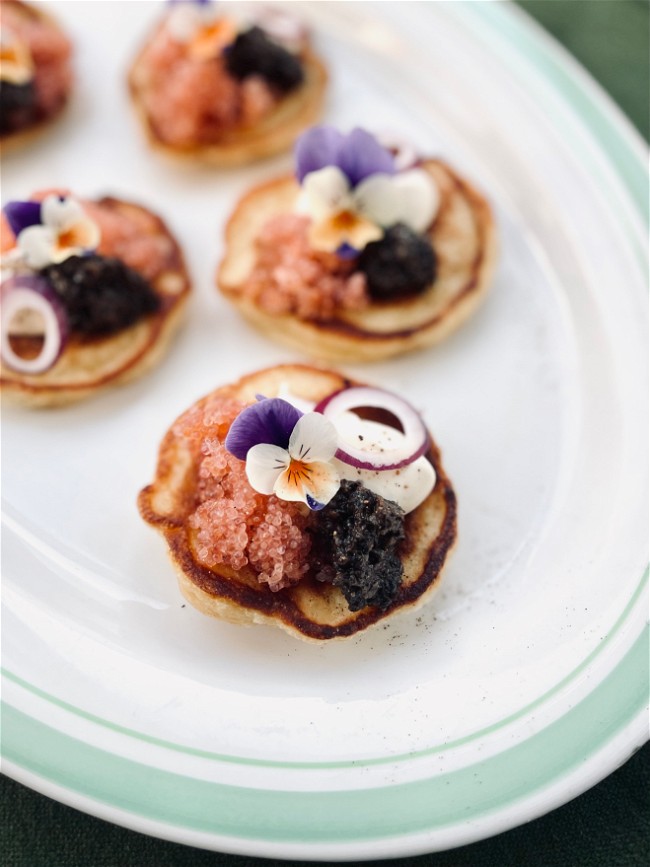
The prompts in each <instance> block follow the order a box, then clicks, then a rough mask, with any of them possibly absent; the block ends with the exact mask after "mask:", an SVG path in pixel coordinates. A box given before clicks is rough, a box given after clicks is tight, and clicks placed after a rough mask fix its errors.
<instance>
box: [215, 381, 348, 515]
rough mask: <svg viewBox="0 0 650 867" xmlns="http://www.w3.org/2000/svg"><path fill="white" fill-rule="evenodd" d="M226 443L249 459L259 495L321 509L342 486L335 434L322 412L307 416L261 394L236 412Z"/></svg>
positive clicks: (249, 475) (248, 468) (252, 481)
mask: <svg viewBox="0 0 650 867" xmlns="http://www.w3.org/2000/svg"><path fill="white" fill-rule="evenodd" d="M225 446H226V449H227V450H228V451H229V452H230V453H231V454H233V455H234V456H235V457H237V458H239V459H240V460H245V461H246V476H247V478H248V481H249V482H250V485H251V487H252V488H253V489H254V490H255V491H258V493H260V494H267V495H270V494H275V496H276V497H279V498H280V499H281V500H289V501H295V502H303V503H306V504H307V505H308V506H309V508H310V509H314V510H318V509H322V508H323V506H325V505H326V504H327V503H329V501H330V500H331V499H332V497H333V496H334V494H336V492H337V491H338V489H339V485H340V478H339V474H338V471H337V470H336V468H335V466H334V464H333V460H334V457H335V454H336V449H337V434H336V430H335V428H334V425H333V424H332V422H331V421H329V420H328V419H326V418H325V416H324V415H323V414H322V413H319V412H308V413H305V414H304V415H303V414H302V413H301V412H300V411H299V410H298V409H296V408H295V407H294V406H293V405H292V404H290V403H289V402H288V401H286V400H282V399H281V398H263V399H262V400H259V401H258V402H257V403H255V404H253V405H252V406H249V407H246V409H244V410H242V412H241V413H240V414H239V415H238V416H237V418H236V419H235V420H234V422H233V423H232V425H231V427H230V430H229V431H228V435H227V437H226V441H225Z"/></svg>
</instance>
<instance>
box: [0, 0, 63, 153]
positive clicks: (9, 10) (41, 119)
mask: <svg viewBox="0 0 650 867" xmlns="http://www.w3.org/2000/svg"><path fill="white" fill-rule="evenodd" d="M71 54H72V46H71V44H70V41H69V40H68V38H67V37H66V36H65V34H64V33H62V31H61V29H60V28H59V26H58V24H57V23H56V22H55V21H54V20H53V19H52V18H51V17H50V16H49V15H48V14H47V13H45V12H44V11H43V10H42V9H41V8H35V7H33V6H30V5H29V4H27V3H21V2H20V0H0V144H1V145H2V148H3V150H4V149H5V146H6V145H7V144H11V145H17V144H20V143H22V142H23V141H24V140H25V138H26V136H27V135H31V134H32V133H36V132H39V131H40V130H42V129H43V128H44V127H45V126H46V125H47V124H48V123H49V122H50V121H52V120H54V118H56V117H57V116H58V115H59V114H60V113H61V111H62V110H63V108H64V106H65V105H66V103H67V101H68V97H69V95H70V91H71V88H72V78H73V76H72V66H71V63H70V58H71Z"/></svg>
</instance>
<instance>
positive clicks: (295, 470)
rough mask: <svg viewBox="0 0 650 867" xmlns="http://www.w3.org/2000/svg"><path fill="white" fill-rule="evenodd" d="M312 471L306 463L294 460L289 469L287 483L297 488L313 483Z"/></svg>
mask: <svg viewBox="0 0 650 867" xmlns="http://www.w3.org/2000/svg"><path fill="white" fill-rule="evenodd" d="M311 478H312V469H311V467H310V466H309V464H306V463H305V462H304V461H295V460H292V461H291V463H290V464H289V467H288V468H287V481H288V482H289V484H290V485H293V487H295V488H300V487H302V486H303V485H304V484H306V483H307V482H309V481H311Z"/></svg>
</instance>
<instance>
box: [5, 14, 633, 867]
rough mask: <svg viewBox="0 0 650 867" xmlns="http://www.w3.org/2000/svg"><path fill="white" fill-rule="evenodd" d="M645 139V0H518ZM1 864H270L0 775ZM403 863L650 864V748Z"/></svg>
mask: <svg viewBox="0 0 650 867" xmlns="http://www.w3.org/2000/svg"><path fill="white" fill-rule="evenodd" d="M520 5H521V6H522V7H523V8H524V9H526V11H527V12H529V13H530V14H532V15H533V16H534V17H535V18H537V19H538V21H539V22H540V23H541V24H542V25H544V26H545V27H546V28H547V29H548V30H549V31H550V32H551V33H552V34H553V35H554V36H555V37H556V38H557V39H558V40H559V41H560V42H562V43H564V45H565V46H566V47H567V48H568V49H569V51H571V52H572V53H573V54H574V55H575V56H576V57H577V58H578V60H580V61H581V62H582V63H583V64H584V65H585V66H586V67H587V69H589V70H590V71H591V72H592V74H593V75H594V76H595V78H596V79H597V80H598V81H600V83H601V84H602V85H603V86H604V87H605V88H606V89H607V90H608V91H609V92H610V94H611V95H612V97H613V98H614V100H615V101H616V102H617V103H618V105H619V106H620V107H621V108H622V109H623V111H624V112H625V113H626V114H627V115H628V117H629V118H630V119H631V120H632V121H633V123H634V124H635V125H636V127H637V128H638V129H639V130H640V132H641V133H642V134H643V135H644V136H645V137H646V139H647V138H648V133H649V106H650V101H649V86H648V77H649V66H650V65H649V59H648V54H649V14H648V13H649V5H648V2H647V0H523V2H521V3H520ZM0 828H1V829H2V832H1V841H2V842H1V849H0V862H1V863H2V864H3V865H6V867H18V865H21V867H131V865H133V867H135V865H138V867H140V865H143V867H148V865H155V867H166V865H192V867H207V865H210V867H217V865H219V867H222V865H228V867H230V865H233V867H235V865H238V867H243V865H257V864H259V865H272V864H273V863H276V862H272V861H265V860H262V859H256V858H247V857H245V858H244V857H235V856H230V855H222V854H219V853H214V852H206V851H201V850H198V849H190V848H188V847H184V846H180V845H177V844H174V843H166V842H163V841H161V840H156V839H153V838H149V837H146V836H143V835H140V834H137V833H135V832H132V831H127V830H124V829H123V828H118V827H116V826H113V825H110V824H108V823H106V822H103V821H101V820H99V819H94V818H92V817H90V816H86V815H84V814H82V813H78V812H77V811H75V810H72V809H70V808H68V807H64V806H62V805H61V804H58V803H56V802H54V801H51V800H49V799H48V798H45V797H43V796H42V795H38V794H36V793H34V792H32V791H30V790H29V789H26V788H24V787H23V786H21V785H19V784H17V783H15V782H13V781H12V780H9V779H6V778H2V780H1V785H0ZM277 863H280V862H277ZM383 863H386V864H405V863H408V865H409V867H418V865H427V867H452V865H453V867H466V865H470V867H484V865H485V867H488V865H494V867H519V865H526V867H556V865H557V867H632V865H643V867H646V865H647V864H650V746H649V745H646V746H645V747H644V748H643V749H642V750H640V751H639V752H638V753H637V754H636V755H635V756H633V757H632V758H631V759H630V760H629V761H628V762H627V763H626V764H625V765H624V766H623V767H622V768H620V769H619V770H618V771H616V772H615V773H614V774H612V775H611V776H610V777H609V778H608V779H606V780H605V781H603V782H602V783H600V784H599V785H598V786H596V787H595V788H593V789H592V790H591V791H589V792H586V793H585V794H584V795H581V796H580V797H579V798H577V799H576V800H575V801H572V802H571V803H569V804H567V805H565V806H564V807H561V808H559V809H558V810H555V811H554V812H553V813H551V814H549V815H548V816H544V817H543V818H541V819H538V820H536V821H534V822H532V823H530V824H528V825H525V826H523V827H521V828H516V829H514V830H512V831H508V832H506V833H504V834H501V835H499V836H497V837H494V838H492V839H491V840H486V841H483V842H481V843H475V844H473V845H471V846H465V847H463V848H461V849H456V850H453V851H450V852H444V853H439V854H436V855H423V856H421V857H418V858H413V859H399V860H394V861H393V860H391V861H387V862H383Z"/></svg>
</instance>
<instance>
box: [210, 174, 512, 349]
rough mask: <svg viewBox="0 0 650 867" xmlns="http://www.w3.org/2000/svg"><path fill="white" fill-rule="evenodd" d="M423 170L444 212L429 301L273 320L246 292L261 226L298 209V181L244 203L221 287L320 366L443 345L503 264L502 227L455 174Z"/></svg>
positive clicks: (277, 184) (230, 229)
mask: <svg viewBox="0 0 650 867" xmlns="http://www.w3.org/2000/svg"><path fill="white" fill-rule="evenodd" d="M421 167H422V168H423V169H425V170H426V171H427V172H428V173H429V174H430V175H431V177H432V178H433V179H434V181H435V183H436V185H437V187H438V189H439V191H440V208H439V211H438V214H437V216H436V218H435V221H434V223H433V225H432V226H431V229H430V230H429V237H430V239H431V242H432V244H433V249H434V251H435V254H436V257H437V262H438V269H437V277H436V280H435V282H434V283H432V284H431V286H429V288H428V289H425V291H424V292H423V293H422V294H420V295H417V296H415V297H409V298H404V299H400V300H395V301H381V302H379V301H373V302H372V303H371V304H370V306H369V307H366V308H364V309H363V310H339V311H338V312H337V314H336V315H335V316H333V317H331V318H329V319H326V320H322V319H321V320H319V319H300V318H298V317H297V316H295V315H293V314H278V315H275V314H271V313H268V312H267V311H265V310H263V309H261V307H260V306H259V305H258V304H256V303H255V302H253V301H252V300H251V299H250V298H247V297H245V296H244V294H243V293H242V291H241V287H242V284H244V283H245V281H246V279H247V278H248V276H249V275H250V273H251V271H252V270H253V268H254V265H255V262H256V248H255V241H256V238H257V237H258V235H259V234H260V230H261V228H262V226H263V225H264V224H265V223H266V222H267V221H268V220H269V219H270V218H272V217H274V216H277V215H279V214H286V213H290V212H291V211H292V210H293V209H294V207H295V203H296V199H297V197H298V195H299V191H300V188H299V186H298V183H297V181H296V180H295V179H294V178H293V177H283V178H279V179H276V180H273V181H270V182H267V183H265V184H262V185H260V186H257V187H255V188H254V189H252V190H251V191H250V192H249V193H247V194H246V195H245V196H244V197H243V198H242V199H241V200H240V202H239V203H238V205H237V206H236V208H235V210H234V212H233V214H232V216H231V217H230V220H229V222H228V224H227V226H226V237H225V240H226V252H225V255H224V258H223V260H222V262H221V265H220V267H219V271H218V274H217V285H218V287H219V288H220V290H221V291H222V293H223V294H224V295H225V297H226V298H227V299H228V300H229V301H231V302H232V303H233V304H234V305H235V306H236V307H237V308H238V309H239V310H240V311H241V313H242V314H243V315H244V316H245V317H246V318H247V319H248V320H249V321H250V322H252V324H253V325H255V326H256V327H258V328H259V329H260V330H262V331H264V332H265V333H266V334H268V335H269V336H270V337H273V338H277V339H278V340H280V341H281V342H282V343H284V344H286V345H288V346H291V347H292V348H294V349H298V350H301V351H303V352H307V353H309V354H310V355H311V356H313V357H315V358H322V359H327V360H334V361H378V360H380V359H383V358H388V357H390V356H395V355H401V354H402V353H404V352H410V351H412V350H414V349H420V348H422V347H425V346H429V345H431V344H434V343H437V342H438V341H440V340H442V339H443V338H445V337H446V336H447V335H449V334H451V332H452V331H454V330H455V329H456V328H458V326H459V325H461V324H462V323H463V322H464V321H465V320H466V319H467V318H468V317H469V316H470V315H471V313H472V312H473V311H474V310H475V309H476V307H477V306H478V304H479V302H480V301H481V300H482V299H483V297H484V296H485V294H486V291H487V289H488V286H489V284H490V282H491V280H492V275H493V272H494V268H495V263H496V254H497V240H496V226H495V224H494V220H493V217H492V213H491V210H490V206H489V205H488V203H487V202H486V200H485V199H484V198H483V196H481V195H480V193H478V192H477V191H476V190H475V189H474V188H473V187H472V186H471V185H470V184H469V183H468V182H467V181H465V180H464V179H463V178H461V177H460V176H459V175H458V174H457V173H456V172H455V171H454V170H453V169H452V168H451V167H450V166H448V165H447V164H446V163H443V162H442V161H440V160H433V159H432V160H427V161H426V162H424V163H423V164H422V166H421Z"/></svg>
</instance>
